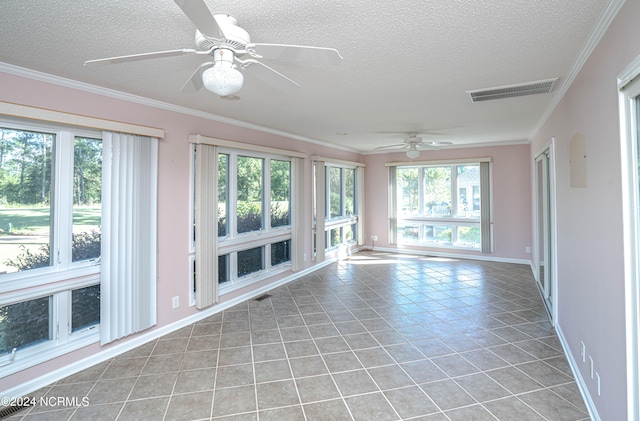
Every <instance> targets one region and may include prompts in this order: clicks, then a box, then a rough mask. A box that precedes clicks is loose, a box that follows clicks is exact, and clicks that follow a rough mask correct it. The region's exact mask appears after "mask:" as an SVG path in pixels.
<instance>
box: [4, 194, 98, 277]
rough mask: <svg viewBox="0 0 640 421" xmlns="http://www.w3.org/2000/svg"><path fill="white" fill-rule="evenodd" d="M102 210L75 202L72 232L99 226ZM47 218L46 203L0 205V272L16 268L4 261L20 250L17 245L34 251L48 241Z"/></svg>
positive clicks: (13, 270)
mask: <svg viewBox="0 0 640 421" xmlns="http://www.w3.org/2000/svg"><path fill="white" fill-rule="evenodd" d="M101 213H102V210H101V206H100V205H97V206H96V205H94V206H74V208H73V232H74V233H80V232H83V231H90V230H99V229H100V225H101V222H100V221H101ZM50 220H51V218H50V210H49V208H48V207H33V208H1V209H0V274H2V273H3V272H15V271H16V268H15V267H12V266H7V265H6V264H5V263H6V261H7V259H14V258H15V257H16V256H18V255H19V254H21V253H22V250H21V248H20V246H24V247H25V248H27V249H28V250H29V251H30V252H32V253H35V252H37V251H38V250H39V249H40V247H41V246H42V245H44V244H48V243H49V232H50Z"/></svg>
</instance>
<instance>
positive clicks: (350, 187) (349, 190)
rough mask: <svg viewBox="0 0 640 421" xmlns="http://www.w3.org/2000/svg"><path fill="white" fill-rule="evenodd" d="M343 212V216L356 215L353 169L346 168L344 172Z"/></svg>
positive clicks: (354, 171) (354, 174) (354, 172)
mask: <svg viewBox="0 0 640 421" xmlns="http://www.w3.org/2000/svg"><path fill="white" fill-rule="evenodd" d="M344 183H345V192H344V200H345V203H344V212H345V216H351V215H353V214H354V213H356V208H355V203H356V189H355V185H356V170H355V168H346V169H345V170H344Z"/></svg>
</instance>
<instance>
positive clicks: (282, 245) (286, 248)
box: [271, 240, 291, 266]
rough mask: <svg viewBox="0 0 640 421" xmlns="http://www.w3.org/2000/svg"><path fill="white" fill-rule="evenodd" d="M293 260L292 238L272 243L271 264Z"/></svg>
mask: <svg viewBox="0 0 640 421" xmlns="http://www.w3.org/2000/svg"><path fill="white" fill-rule="evenodd" d="M289 261H291V240H286V241H281V242H279V243H273V244H271V266H276V265H279V264H280V263H285V262H289Z"/></svg>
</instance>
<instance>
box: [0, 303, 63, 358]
mask: <svg viewBox="0 0 640 421" xmlns="http://www.w3.org/2000/svg"><path fill="white" fill-rule="evenodd" d="M50 306H51V297H50V296H49V297H42V298H38V299H35V300H30V301H23V302H21V303H16V304H10V305H8V306H2V307H0V354H5V353H8V352H11V350H12V349H13V348H18V349H19V348H23V347H25V346H29V345H35V344H37V343H38V342H42V341H48V340H49V339H51V323H50V308H49V307H50Z"/></svg>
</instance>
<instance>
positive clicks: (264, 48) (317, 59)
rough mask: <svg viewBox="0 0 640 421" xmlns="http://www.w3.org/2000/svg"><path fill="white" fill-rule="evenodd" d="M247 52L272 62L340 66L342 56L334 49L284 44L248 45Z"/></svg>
mask: <svg viewBox="0 0 640 421" xmlns="http://www.w3.org/2000/svg"><path fill="white" fill-rule="evenodd" d="M247 49H248V50H253V51H254V52H255V54H257V55H258V56H260V57H262V58H266V59H274V60H302V61H310V62H313V63H318V64H340V62H341V61H342V56H341V55H340V53H339V52H338V50H336V49H335V48H324V47H309V46H305V45H285V44H249V45H247Z"/></svg>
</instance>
